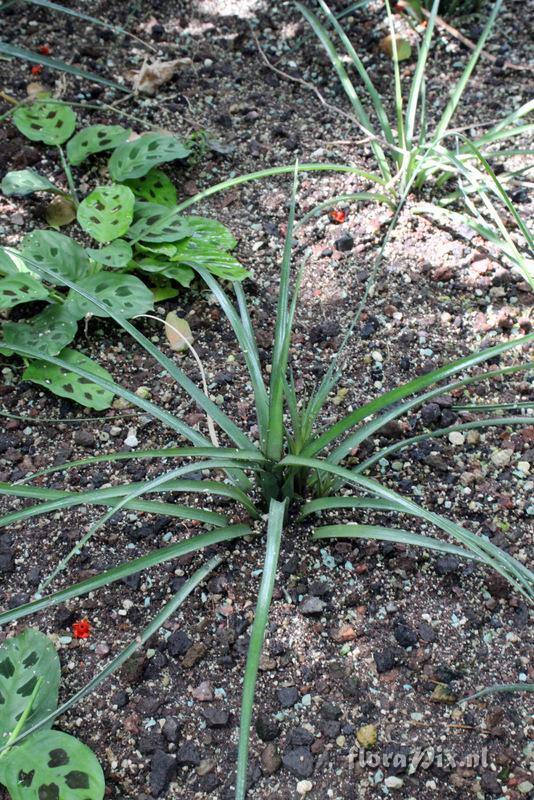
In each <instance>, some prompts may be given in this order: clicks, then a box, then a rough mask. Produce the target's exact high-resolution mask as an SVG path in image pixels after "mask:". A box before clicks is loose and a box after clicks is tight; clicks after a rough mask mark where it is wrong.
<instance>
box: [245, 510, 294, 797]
mask: <svg viewBox="0 0 534 800" xmlns="http://www.w3.org/2000/svg"><path fill="white" fill-rule="evenodd" d="M286 504H287V500H284V501H283V502H282V503H280V502H278V501H277V500H271V503H270V505H269V522H268V526H267V546H266V551H265V559H264V562H263V575H262V578H261V584H260V590H259V592H258V602H257V604H256V611H255V614H254V622H253V625H252V633H251V636H250V644H249V647H248V653H247V665H246V667H245V678H244V681H243V700H242V703H241V719H240V723H239V748H238V757H237V777H236V790H235V796H236V800H244V798H245V793H246V785H247V762H248V748H249V737H250V723H251V720H252V706H253V703H254V692H255V689H256V679H257V677H258V668H259V665H260V658H261V652H262V649H263V639H264V637H265V628H266V626H267V620H268V618H269V608H270V607H271V599H272V596H273V589H274V582H275V579H276V568H277V565H278V555H279V553H280V540H281V538H282V531H283V529H284V515H285V510H286Z"/></svg>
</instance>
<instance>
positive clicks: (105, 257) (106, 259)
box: [85, 239, 132, 269]
mask: <svg viewBox="0 0 534 800" xmlns="http://www.w3.org/2000/svg"><path fill="white" fill-rule="evenodd" d="M85 252H86V253H87V255H88V256H89V258H92V259H93V261H96V263H97V264H103V265H104V266H105V267H111V268H112V269H121V268H122V267H126V266H127V264H128V262H129V261H131V260H132V247H131V245H129V244H128V242H125V241H124V239H115V241H114V242H111V243H110V244H107V245H106V246H105V247H101V248H100V249H97V248H94V247H86V248H85Z"/></svg>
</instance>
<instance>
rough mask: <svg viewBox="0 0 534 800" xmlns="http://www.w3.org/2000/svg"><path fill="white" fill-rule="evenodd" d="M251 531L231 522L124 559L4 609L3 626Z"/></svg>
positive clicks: (1, 621) (1, 618)
mask: <svg viewBox="0 0 534 800" xmlns="http://www.w3.org/2000/svg"><path fill="white" fill-rule="evenodd" d="M250 533H251V529H250V528H249V526H248V525H231V526H230V527H228V528H221V529H218V530H216V531H210V532H209V533H201V534H199V535H198V536H193V537H191V538H190V539H185V540H184V541H182V542H177V543H176V544H171V545H169V546H168V547H162V548H160V549H158V550H152V551H151V552H150V553H147V555H146V556H141V557H140V558H134V559H132V561H125V562H124V563H122V564H119V566H117V567H113V568H112V569H109V570H106V571H105V572H100V573H99V574H98V575H94V576H93V577H91V578H86V579H85V580H84V581H80V583H74V584H72V585H71V586H67V587H65V588H64V589H60V590H59V591H58V592H54V593H53V594H49V595H47V596H46V597H40V598H39V599H38V600H33V601H32V602H31V603H25V604H24V605H21V606H17V607H16V608H10V609H8V610H7V611H3V612H2V613H0V625H7V624H8V622H14V621H15V620H17V619H22V618H23V617H27V616H29V615H30V614H35V613H36V612H37V611H43V610H44V609H46V608H51V607H52V606H57V605H58V604H59V603H66V602H67V601H68V600H73V599H74V598H75V597H81V596H82V595H85V594H89V592H94V591H96V589H100V588H101V587H102V586H109V585H110V584H112V583H115V582H116V581H121V580H123V579H124V578H127V577H128V576H129V575H135V573H137V572H141V571H142V570H145V569H150V568H151V567H155V566H157V565H158V564H163V563H165V562H166V561H171V560H172V559H176V558H181V557H182V556H184V555H187V554H188V553H195V552H196V551H197V550H203V549H204V548H206V547H211V546H213V545H216V544H220V543H222V542H227V541H231V540H232V539H237V538H241V537H243V536H248V534H250Z"/></svg>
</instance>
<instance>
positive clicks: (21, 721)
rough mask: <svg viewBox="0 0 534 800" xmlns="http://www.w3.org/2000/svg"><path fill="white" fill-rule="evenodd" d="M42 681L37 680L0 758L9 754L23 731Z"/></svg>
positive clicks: (40, 679)
mask: <svg viewBox="0 0 534 800" xmlns="http://www.w3.org/2000/svg"><path fill="white" fill-rule="evenodd" d="M43 680H44V678H43V677H42V676H41V677H40V678H38V679H37V683H36V684H35V688H34V690H33V692H32V695H31V697H30V700H29V702H28V705H27V706H26V708H25V709H24V711H23V713H22V716H21V718H20V719H19V721H18V722H17V724H16V725H15V727H14V728H13V730H12V731H11V733H10V734H9V739H8V740H7V742H6V744H5V749H2V751H1V752H0V758H4V757H5V756H6V755H7V754H8V753H9V750H10V748H11V745H12V743H13V742H14V741H15V740H16V739H18V737H19V734H20V732H21V730H22V729H23V727H24V725H25V724H26V720H27V719H28V717H29V716H30V714H31V710H32V708H33V704H34V703H35V698H36V697H37V695H38V694H39V690H40V688H41V684H42V683H43Z"/></svg>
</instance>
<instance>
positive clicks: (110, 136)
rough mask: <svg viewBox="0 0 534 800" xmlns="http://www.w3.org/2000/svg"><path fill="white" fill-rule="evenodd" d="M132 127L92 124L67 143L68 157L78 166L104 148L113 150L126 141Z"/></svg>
mask: <svg viewBox="0 0 534 800" xmlns="http://www.w3.org/2000/svg"><path fill="white" fill-rule="evenodd" d="M131 132H132V131H131V129H130V128H123V127H122V125H90V126H89V127H88V128H84V129H83V130H81V131H79V132H78V133H77V134H76V135H75V136H73V137H72V139H71V140H70V141H69V143H68V144H67V158H68V160H69V161H70V163H71V164H73V165H74V166H78V164H81V163H82V161H85V159H86V158H88V157H89V156H90V155H93V154H94V153H100V152H102V150H113V148H114V147H117V146H118V145H119V144H122V143H123V142H125V141H126V140H127V139H128V137H129V136H130V134H131Z"/></svg>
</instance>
